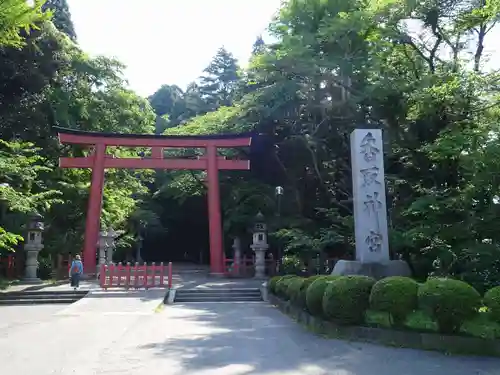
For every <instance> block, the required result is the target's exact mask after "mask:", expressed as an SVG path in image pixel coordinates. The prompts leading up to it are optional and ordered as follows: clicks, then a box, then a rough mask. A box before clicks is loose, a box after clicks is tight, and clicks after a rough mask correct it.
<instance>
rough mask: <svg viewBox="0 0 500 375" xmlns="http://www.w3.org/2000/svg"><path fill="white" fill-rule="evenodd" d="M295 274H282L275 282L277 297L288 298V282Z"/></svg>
mask: <svg viewBox="0 0 500 375" xmlns="http://www.w3.org/2000/svg"><path fill="white" fill-rule="evenodd" d="M296 277H297V276H295V275H285V276H282V277H281V278H280V279H279V280H278V282H277V283H276V295H277V296H278V297H281V298H283V299H284V300H287V301H288V299H289V297H288V293H287V292H288V283H289V282H290V281H291V280H292V279H294V278H296Z"/></svg>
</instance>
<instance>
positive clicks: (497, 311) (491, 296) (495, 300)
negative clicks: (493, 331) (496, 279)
mask: <svg viewBox="0 0 500 375" xmlns="http://www.w3.org/2000/svg"><path fill="white" fill-rule="evenodd" d="M484 304H485V305H486V307H487V308H488V311H489V313H490V316H491V318H492V319H493V320H494V321H496V322H498V323H500V286H496V287H494V288H492V289H490V290H488V291H487V292H486V293H485V295H484Z"/></svg>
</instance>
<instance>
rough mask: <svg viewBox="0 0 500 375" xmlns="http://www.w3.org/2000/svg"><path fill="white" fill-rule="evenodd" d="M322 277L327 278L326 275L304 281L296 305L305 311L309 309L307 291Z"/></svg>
mask: <svg viewBox="0 0 500 375" xmlns="http://www.w3.org/2000/svg"><path fill="white" fill-rule="evenodd" d="M320 277H325V276H324V275H316V276H311V277H308V278H306V279H304V282H303V283H302V286H301V287H300V291H299V295H298V297H297V300H296V305H297V306H299V307H301V308H303V309H305V308H306V307H307V289H308V288H309V286H310V285H311V284H312V283H313V282H314V281H315V280H317V279H319V278H320Z"/></svg>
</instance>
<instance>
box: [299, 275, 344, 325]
mask: <svg viewBox="0 0 500 375" xmlns="http://www.w3.org/2000/svg"><path fill="white" fill-rule="evenodd" d="M337 278H339V276H320V277H317V278H316V279H315V280H314V281H313V282H312V283H311V285H309V287H308V288H307V291H306V308H307V311H309V313H311V315H315V316H323V315H324V314H323V295H324V294H325V290H326V287H327V286H328V283H330V282H332V281H333V280H336V279H337Z"/></svg>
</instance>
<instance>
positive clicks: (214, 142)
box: [55, 127, 252, 274]
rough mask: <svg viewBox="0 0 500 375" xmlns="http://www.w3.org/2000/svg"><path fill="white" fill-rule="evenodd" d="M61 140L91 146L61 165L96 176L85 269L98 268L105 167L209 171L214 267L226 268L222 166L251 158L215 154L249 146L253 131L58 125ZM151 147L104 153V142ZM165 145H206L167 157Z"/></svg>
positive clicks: (237, 166)
mask: <svg viewBox="0 0 500 375" xmlns="http://www.w3.org/2000/svg"><path fill="white" fill-rule="evenodd" d="M55 129H56V130H57V132H58V136H59V142H60V143H61V144H77V145H86V146H88V147H93V149H94V150H93V152H92V154H91V155H89V156H85V157H60V158H59V167H61V168H90V169H92V181H91V185H90V195H89V201H88V210H87V219H86V225H85V239H84V247H83V259H84V264H85V270H86V271H85V273H95V271H96V257H97V242H98V236H99V230H100V216H101V208H102V207H101V204H102V194H103V187H104V173H105V172H104V171H105V169H109V168H125V169H190V170H206V171H207V182H208V184H207V185H208V215H209V217H208V220H209V231H210V270H211V272H212V273H214V274H222V273H223V272H224V264H223V263H224V256H223V243H222V217H221V210H220V193H219V170H249V169H250V161H249V160H227V159H226V158H224V157H219V156H218V155H217V149H218V148H236V147H244V146H250V144H251V142H252V137H251V136H250V135H249V134H246V135H245V134H230V135H214V136H212V135H209V136H164V135H154V134H114V133H98V132H86V131H80V130H74V129H66V128H60V127H57V128H55ZM108 146H111V147H113V146H114V147H116V146H121V147H149V148H151V157H149V158H139V157H138V158H115V157H113V156H111V155H107V154H106V147H108ZM164 148H203V149H205V155H204V156H202V157H199V158H198V159H169V158H167V159H165V158H164V157H163V149H164Z"/></svg>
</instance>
